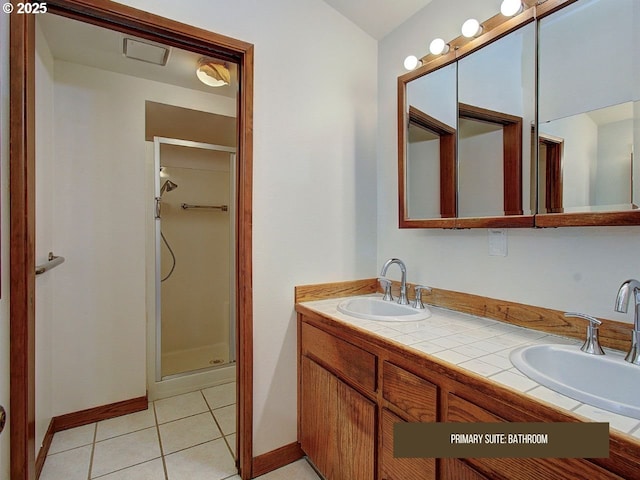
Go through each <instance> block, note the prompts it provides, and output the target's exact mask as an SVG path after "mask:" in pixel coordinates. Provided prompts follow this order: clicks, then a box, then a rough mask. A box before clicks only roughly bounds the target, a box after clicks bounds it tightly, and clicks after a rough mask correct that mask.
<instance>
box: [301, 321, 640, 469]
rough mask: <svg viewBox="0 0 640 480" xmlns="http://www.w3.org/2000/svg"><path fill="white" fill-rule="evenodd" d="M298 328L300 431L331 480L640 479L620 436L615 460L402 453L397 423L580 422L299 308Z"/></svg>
mask: <svg viewBox="0 0 640 480" xmlns="http://www.w3.org/2000/svg"><path fill="white" fill-rule="evenodd" d="M298 327H299V330H298V334H299V337H298V338H299V389H300V390H299V427H298V428H299V432H298V438H299V441H300V445H301V447H302V450H303V451H304V452H305V453H306V454H307V455H308V457H309V458H310V460H311V461H312V462H313V463H314V464H315V466H316V467H317V468H318V470H319V471H320V472H321V473H322V474H323V475H324V477H325V478H326V479H327V480H334V479H340V480H433V479H446V480H494V479H500V480H537V479H547V478H553V479H574V478H575V479H578V478H581V479H621V478H626V479H629V480H630V479H638V480H640V448H639V447H638V445H637V444H636V443H634V442H630V441H626V440H623V439H621V438H620V437H619V436H617V435H612V436H611V441H610V455H609V458H608V459H594V460H593V461H590V460H587V459H571V458H568V459H567V458H563V459H555V458H542V459H541V458H464V459H456V458H443V459H434V458H394V456H393V425H394V424H395V423H398V422H438V421H439V422H545V421H547V422H552V421H573V419H572V418H571V416H567V415H565V414H563V413H561V412H556V411H554V410H553V409H549V408H548V407H546V406H543V405H540V404H539V403H537V402H535V401H533V400H530V399H527V398H524V397H522V396H521V395H519V394H517V393H515V392H512V391H509V390H508V389H507V390H505V389H503V388H502V387H499V386H496V385H492V384H490V383H488V382H487V381H486V380H484V379H482V378H480V377H477V376H474V375H473V374H472V373H469V374H468V375H466V374H462V373H461V371H460V370H459V369H449V368H448V367H447V366H446V364H443V363H441V362H436V361H431V360H429V359H428V358H425V357H424V356H421V355H418V354H414V353H412V352H410V351H409V350H407V349H405V348H402V347H399V346H398V345H395V344H393V343H389V342H387V341H383V340H381V339H379V338H376V336H375V335H371V334H368V333H365V332H360V331H356V330H353V329H350V328H346V327H344V326H341V325H336V326H334V325H333V324H332V323H331V321H329V320H325V319H323V317H322V316H320V315H317V314H309V316H308V317H307V316H306V315H305V314H303V313H299V322H298ZM614 472H615V473H614Z"/></svg>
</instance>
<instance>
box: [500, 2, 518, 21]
mask: <svg viewBox="0 0 640 480" xmlns="http://www.w3.org/2000/svg"><path fill="white" fill-rule="evenodd" d="M521 11H522V1H521V0H503V2H502V5H500V13H502V14H503V15H504V16H506V17H513V16H514V15H517V14H518V13H520V12H521Z"/></svg>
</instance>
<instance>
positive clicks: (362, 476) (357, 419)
mask: <svg viewBox="0 0 640 480" xmlns="http://www.w3.org/2000/svg"><path fill="white" fill-rule="evenodd" d="M336 381H337V388H338V392H337V393H338V401H337V415H336V420H337V424H336V429H337V438H338V441H337V443H336V444H335V447H336V448H337V457H338V468H337V470H336V471H334V473H335V475H333V476H331V477H329V476H327V480H329V479H336V480H372V479H373V478H375V475H374V471H375V434H376V406H375V404H373V403H372V402H370V401H369V400H367V399H366V398H365V397H363V396H362V395H360V394H359V393H358V392H356V391H355V390H354V389H353V388H351V387H349V386H348V385H346V384H345V383H342V382H341V381H339V380H336Z"/></svg>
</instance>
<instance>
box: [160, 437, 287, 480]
mask: <svg viewBox="0 0 640 480" xmlns="http://www.w3.org/2000/svg"><path fill="white" fill-rule="evenodd" d="M165 462H166V465H167V473H168V477H169V480H221V479H223V478H225V479H226V478H227V477H229V476H231V475H233V474H236V473H237V471H236V467H235V462H234V461H233V458H232V457H231V454H230V453H229V449H228V448H227V446H226V445H225V443H224V440H223V439H221V438H220V439H218V440H214V441H212V442H208V443H204V444H202V445H198V446H196V447H191V448H188V449H186V450H181V451H179V452H176V453H172V454H171V455H167V456H166V457H165ZM290 478H293V477H290Z"/></svg>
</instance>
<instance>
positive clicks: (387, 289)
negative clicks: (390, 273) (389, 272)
mask: <svg viewBox="0 0 640 480" xmlns="http://www.w3.org/2000/svg"><path fill="white" fill-rule="evenodd" d="M378 282H380V285H382V288H384V296H383V297H382V299H383V300H386V301H388V302H392V301H393V295H391V280H389V279H388V278H384V277H379V278H378Z"/></svg>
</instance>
